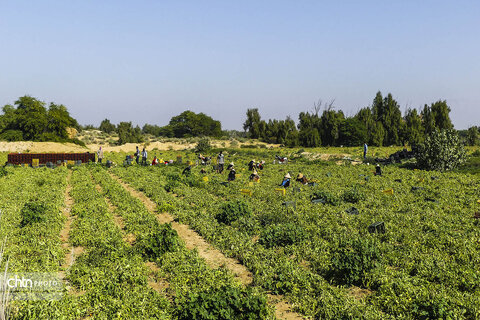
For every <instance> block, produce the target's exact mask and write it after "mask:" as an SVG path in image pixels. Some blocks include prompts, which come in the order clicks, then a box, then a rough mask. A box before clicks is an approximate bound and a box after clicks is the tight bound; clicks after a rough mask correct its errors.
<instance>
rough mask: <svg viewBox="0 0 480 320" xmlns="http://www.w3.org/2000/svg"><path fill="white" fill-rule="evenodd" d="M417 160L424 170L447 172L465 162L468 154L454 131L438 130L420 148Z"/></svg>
mask: <svg viewBox="0 0 480 320" xmlns="http://www.w3.org/2000/svg"><path fill="white" fill-rule="evenodd" d="M416 158H417V165H418V166H419V167H420V168H422V169H427V170H438V171H447V170H451V169H454V168H456V167H457V166H459V165H460V164H462V163H463V162H465V160H466V153H465V150H464V147H463V145H462V143H461V142H460V139H459V137H458V135H457V133H456V132H455V131H454V130H442V131H438V130H437V131H434V132H432V133H431V134H429V135H428V136H427V137H426V139H425V142H424V143H423V144H421V145H420V146H419V148H418V151H417V154H416Z"/></svg>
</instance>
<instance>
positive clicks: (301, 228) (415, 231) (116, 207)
mask: <svg viewBox="0 0 480 320" xmlns="http://www.w3.org/2000/svg"><path fill="white" fill-rule="evenodd" d="M395 150H396V149H395V148H375V150H372V152H373V154H372V156H373V157H377V156H378V157H384V156H385V155H388V154H389V153H391V152H392V151H395ZM475 151H476V150H474V149H471V150H468V153H469V154H472V153H473V154H474V152H475ZM154 154H155V155H156V156H157V157H158V158H160V159H162V160H170V159H172V160H174V163H173V164H171V165H163V164H161V165H158V166H146V167H144V166H139V165H136V164H134V165H131V166H123V165H122V164H123V160H124V159H125V156H126V155H127V154H126V153H124V152H110V153H106V155H105V159H109V160H113V161H114V162H115V164H116V165H115V166H114V167H112V168H106V167H105V166H101V165H96V164H90V165H82V166H78V167H77V166H76V167H73V168H65V167H59V168H56V169H47V168H37V169H33V168H20V167H6V168H5V170H4V171H2V177H0V195H1V199H2V200H1V202H0V209H1V212H2V214H1V216H0V239H1V240H2V241H3V239H5V246H4V256H5V257H8V259H9V260H8V270H9V272H44V273H57V274H60V275H61V277H62V279H63V281H64V283H65V288H64V289H63V292H62V298H61V299H59V300H53V301H52V300H40V301H28V300H27V301H17V300H15V299H14V298H11V299H10V301H9V310H10V317H9V318H11V319H275V318H277V319H302V318H305V319H480V269H479V266H480V219H478V218H475V215H476V213H477V212H480V186H479V184H478V174H477V172H478V171H476V170H477V169H476V163H478V158H476V157H475V156H471V157H470V158H469V161H468V162H467V164H466V165H464V166H463V167H462V168H460V169H458V170H457V171H456V172H447V173H440V172H433V171H422V170H416V169H413V167H412V166H410V165H408V164H406V165H398V164H396V165H390V166H384V167H382V171H383V174H382V176H375V175H374V171H375V167H374V165H373V164H371V163H370V164H366V163H362V162H361V161H359V160H360V157H361V149H360V148H318V149H305V150H300V149H272V150H270V149H267V148H251V149H250V148H242V149H231V150H226V152H225V159H226V160H225V162H226V164H228V163H230V162H234V164H235V168H236V170H237V173H238V174H237V177H236V179H235V181H232V182H230V183H227V182H226V181H227V175H228V172H227V171H224V172H223V173H222V174H219V173H216V172H215V171H214V169H213V166H212V165H207V166H202V165H198V166H193V167H192V171H191V174H190V175H187V176H185V175H183V174H182V171H183V169H184V168H185V167H186V164H185V163H186V162H193V163H195V162H196V154H195V153H193V151H188V150H185V151H161V150H152V151H150V152H149V160H151V159H152V157H153V155H154ZM276 154H278V155H281V156H283V155H287V156H288V158H289V161H288V163H287V164H278V163H276V164H274V163H273V160H274V159H275V155H276ZM329 154H330V155H331V156H325V155H329ZM209 155H212V156H213V157H215V155H216V153H214V152H210V153H209ZM177 156H181V157H182V162H183V164H177V163H176V159H177ZM2 159H3V160H2ZM252 159H255V160H257V161H260V160H265V162H266V164H265V168H264V169H263V170H258V171H259V175H260V181H259V182H258V183H257V182H251V181H249V175H250V171H248V166H247V163H248V162H249V161H250V160H252ZM0 160H2V161H3V162H5V161H6V153H2V154H1V155H0ZM351 160H353V162H352V161H351ZM354 164H355V165H354ZM201 169H205V171H206V173H201V172H200V170H201ZM299 172H301V173H303V174H304V175H305V176H306V177H307V178H308V179H309V180H310V181H311V182H313V183H312V184H311V185H302V184H300V183H298V182H295V181H294V179H295V177H296V176H297V174H298V173H299ZM286 173H290V175H291V176H292V178H293V179H292V183H291V185H290V186H289V187H288V188H286V190H285V192H284V191H282V190H278V189H281V188H280V187H279V184H280V182H281V181H282V178H283V176H284V175H285V174H286ZM312 200H317V201H313V202H312ZM478 216H479V217H480V214H478ZM378 222H380V223H383V226H384V232H382V230H381V229H377V230H375V231H374V230H369V228H368V227H369V226H370V225H372V224H374V223H378ZM371 231H374V232H371ZM5 266H6V264H5V261H2V270H4V268H5Z"/></svg>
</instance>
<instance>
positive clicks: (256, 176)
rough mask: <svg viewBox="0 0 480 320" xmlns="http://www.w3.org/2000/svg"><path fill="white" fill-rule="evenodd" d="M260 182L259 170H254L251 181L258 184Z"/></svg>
mask: <svg viewBox="0 0 480 320" xmlns="http://www.w3.org/2000/svg"><path fill="white" fill-rule="evenodd" d="M258 180H260V176H259V175H258V172H257V170H255V169H254V170H253V172H252V174H251V175H250V181H255V182H258Z"/></svg>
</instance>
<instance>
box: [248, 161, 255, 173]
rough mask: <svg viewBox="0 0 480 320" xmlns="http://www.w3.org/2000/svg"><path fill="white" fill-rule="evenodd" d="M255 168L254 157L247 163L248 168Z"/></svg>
mask: <svg viewBox="0 0 480 320" xmlns="http://www.w3.org/2000/svg"><path fill="white" fill-rule="evenodd" d="M253 169H255V159H253V160H252V161H250V162H249V163H248V170H250V171H253Z"/></svg>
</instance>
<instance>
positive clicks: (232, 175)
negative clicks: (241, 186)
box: [227, 168, 235, 181]
mask: <svg viewBox="0 0 480 320" xmlns="http://www.w3.org/2000/svg"><path fill="white" fill-rule="evenodd" d="M227 180H228V181H233V180H235V169H234V168H232V170H230V173H229V174H228V178H227Z"/></svg>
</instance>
